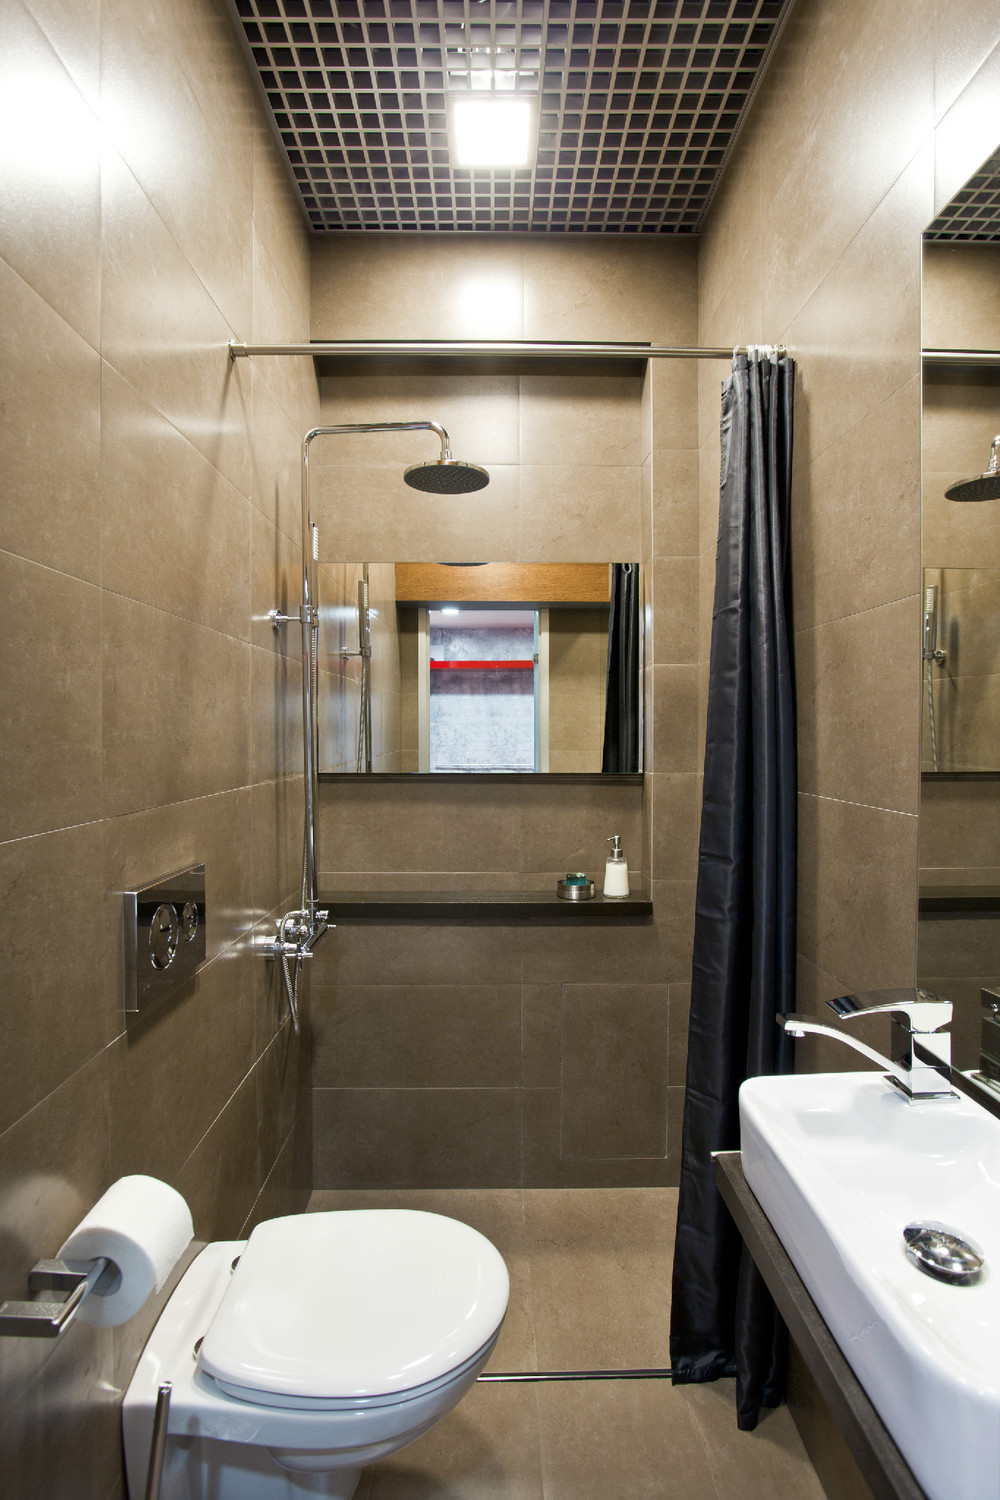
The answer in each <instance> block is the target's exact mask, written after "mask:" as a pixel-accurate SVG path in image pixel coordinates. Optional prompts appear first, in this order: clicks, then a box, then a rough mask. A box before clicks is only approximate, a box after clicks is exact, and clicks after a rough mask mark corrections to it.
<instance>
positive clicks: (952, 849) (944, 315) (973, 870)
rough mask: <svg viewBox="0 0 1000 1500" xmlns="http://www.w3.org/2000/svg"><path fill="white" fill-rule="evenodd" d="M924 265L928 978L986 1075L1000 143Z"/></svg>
mask: <svg viewBox="0 0 1000 1500" xmlns="http://www.w3.org/2000/svg"><path fill="white" fill-rule="evenodd" d="M922 269H923V277H922V342H923V348H924V360H923V386H922V476H923V479H922V482H923V494H922V523H923V524H922V561H923V593H922V604H923V609H922V631H921V640H920V645H919V649H920V652H921V657H922V663H923V714H922V730H921V745H920V751H921V756H920V763H921V798H920V920H919V922H918V924H917V932H918V938H917V978H918V982H919V983H921V984H924V985H927V986H928V987H929V988H931V989H934V990H937V991H939V992H940V993H941V994H943V995H945V996H947V998H948V999H950V1000H951V1001H952V1002H953V1003H954V1006H955V1020H954V1025H953V1028H952V1030H953V1059H954V1064H955V1066H956V1067H957V1068H960V1069H962V1070H970V1069H976V1068H978V1067H979V1061H980V1033H981V1016H982V1010H981V1003H980V996H981V991H982V990H983V989H993V988H996V987H997V986H998V985H1000V480H997V481H995V482H993V483H992V484H991V483H990V482H989V480H988V479H986V478H984V476H985V475H987V474H988V473H989V470H990V464H991V447H992V445H993V441H994V439H995V438H996V437H997V434H998V433H1000V149H998V150H997V151H996V152H994V154H993V155H992V156H991V157H990V158H989V159H988V160H987V161H986V162H984V163H983V165H982V167H981V168H980V170H979V171H978V172H977V173H976V174H975V175H974V176H973V177H972V178H971V179H970V180H969V182H968V183H966V184H965V186H964V187H963V188H962V189H961V191H960V192H958V193H956V195H955V197H954V198H953V199H952V201H951V202H950V203H949V204H948V205H947V206H946V208H945V209H944V210H943V211H942V212H941V213H940V214H939V215H938V216H937V218H936V219H935V220H934V222H933V224H931V225H930V226H929V228H928V229H927V231H926V232H925V234H924V243H923V268H922ZM995 455H996V449H995V448H994V449H993V457H994V460H995ZM998 1071H1000V1070H998ZM998 1097H1000V1095H998Z"/></svg>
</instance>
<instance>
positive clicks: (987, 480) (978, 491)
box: [944, 433, 1000, 500]
mask: <svg viewBox="0 0 1000 1500" xmlns="http://www.w3.org/2000/svg"><path fill="white" fill-rule="evenodd" d="M998 449H1000V433H998V434H997V436H996V437H995V438H994V439H993V442H992V444H991V446H990V461H989V463H988V465H987V466H986V472H985V473H984V474H977V475H975V477H974V478H972V479H960V480H959V482H958V484H953V485H952V486H951V488H950V489H947V490H945V492H944V493H945V499H946V500H1000V467H998V463H997V450H998Z"/></svg>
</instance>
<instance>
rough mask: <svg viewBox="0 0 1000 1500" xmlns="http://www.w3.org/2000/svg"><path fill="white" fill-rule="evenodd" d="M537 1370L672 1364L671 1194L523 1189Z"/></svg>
mask: <svg viewBox="0 0 1000 1500" xmlns="http://www.w3.org/2000/svg"><path fill="white" fill-rule="evenodd" d="M524 1208H525V1223H526V1226H527V1234H528V1249H529V1252H530V1256H531V1290H532V1306H533V1311H534V1320H535V1344H536V1348H537V1351H538V1366H539V1369H542V1370H573V1369H603V1370H607V1369H626V1368H646V1367H658V1366H665V1365H667V1364H668V1363H669V1348H668V1338H669V1302H670V1274H671V1264H672V1260H673V1239H674V1222H675V1218H676V1211H677V1192H676V1189H674V1188H583V1189H545V1188H542V1189H530V1190H526V1191H525V1193H524Z"/></svg>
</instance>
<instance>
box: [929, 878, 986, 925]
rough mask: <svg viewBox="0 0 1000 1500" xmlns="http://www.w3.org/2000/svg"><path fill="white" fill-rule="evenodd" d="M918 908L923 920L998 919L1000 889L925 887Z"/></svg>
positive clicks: (967, 886)
mask: <svg viewBox="0 0 1000 1500" xmlns="http://www.w3.org/2000/svg"><path fill="white" fill-rule="evenodd" d="M917 905H918V910H919V913H920V915H921V917H952V918H956V917H997V916H1000V890H997V889H996V888H995V887H993V886H988V885H925V886H923V887H921V890H920V896H919V900H918V903H917Z"/></svg>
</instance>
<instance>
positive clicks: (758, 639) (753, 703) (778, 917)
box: [670, 353, 796, 1429]
mask: <svg viewBox="0 0 1000 1500" xmlns="http://www.w3.org/2000/svg"><path fill="white" fill-rule="evenodd" d="M794 381H795V366H794V362H793V361H792V360H790V359H779V360H774V359H771V358H767V357H764V355H763V354H762V355H761V356H760V357H758V356H757V355H756V354H753V353H752V354H751V357H750V358H749V359H748V358H747V357H746V356H745V355H738V356H737V357H736V358H735V359H734V361H733V373H732V375H731V377H730V378H729V379H728V380H727V381H726V383H725V385H724V386H723V390H722V485H721V496H720V514H719V543H718V552H717V555H716V574H715V606H714V611H713V618H712V657H711V667H710V673H709V688H708V721H707V736H706V745H705V785H704V801H703V805H702V818H701V841H700V845H699V851H698V887H697V902H696V914H695V933H694V960H693V964H692V974H691V979H692V984H691V1020H690V1030H689V1042H688V1062H687V1098H686V1102H685V1108H684V1135H683V1147H682V1159H681V1188H680V1203H679V1208H678V1219H677V1244H676V1250H675V1255H674V1272H673V1302H672V1308H671V1326H670V1359H671V1367H672V1369H673V1378H674V1380H675V1382H677V1383H679V1384H686V1383H689V1382H694V1381H703V1380H716V1379H718V1378H719V1376H720V1375H723V1374H726V1373H730V1374H731V1373H732V1370H733V1367H734V1366H735V1369H736V1398H737V1413H738V1422H739V1425H740V1427H742V1428H744V1429H752V1428H753V1427H754V1426H756V1423H757V1417H758V1415H759V1410H760V1407H761V1406H774V1405H777V1403H778V1402H779V1401H780V1400H781V1399H782V1396H783V1395H784V1383H785V1367H786V1342H787V1341H786V1337H785V1332H784V1327H783V1325H782V1324H781V1323H780V1320H779V1319H778V1315H777V1313H776V1311H775V1309H774V1306H773V1303H772V1302H771V1299H770V1296H769V1294H768V1292H767V1290H766V1288H765V1287H764V1284H763V1282H762V1280H761V1278H760V1275H759V1273H758V1272H757V1270H756V1267H755V1266H754V1265H753V1262H752V1261H751V1260H750V1257H749V1255H748V1254H747V1253H746V1252H745V1251H744V1250H743V1243H742V1240H741V1239H740V1236H739V1234H738V1232H737V1230H736V1228H735V1226H734V1225H733V1222H732V1220H731V1218H730V1217H729V1213H728V1210H727V1209H726V1207H725V1205H724V1204H723V1202H722V1199H721V1197H720V1196H719V1193H718V1191H717V1189H716V1186H715V1172H714V1165H713V1162H712V1159H711V1152H713V1151H720V1150H732V1149H735V1148H737V1147H738V1146H739V1140H740V1130H739V1112H738V1102H737V1094H738V1091H739V1087H740V1084H741V1083H742V1082H743V1080H744V1079H745V1078H750V1077H754V1076H756V1075H758V1074H762V1073H786V1072H789V1071H791V1065H792V1056H791V1049H792V1044H791V1041H790V1040H789V1038H788V1037H787V1036H786V1034H785V1032H784V1031H782V1030H781V1028H779V1027H778V1026H776V1025H775V1020H774V1017H775V1013H776V1012H778V1011H781V1012H782V1013H786V1012H788V1011H791V1010H794V1008H795V1005H794V1000H795V842H796V841H795V828H796V821H795V799H796V773H795V712H794V687H793V680H792V665H791V654H790V649H789V642H790V639H791V620H790V597H789V586H790V582H789V571H790V570H789V500H790V492H791V466H792V397H793V389H794Z"/></svg>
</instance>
